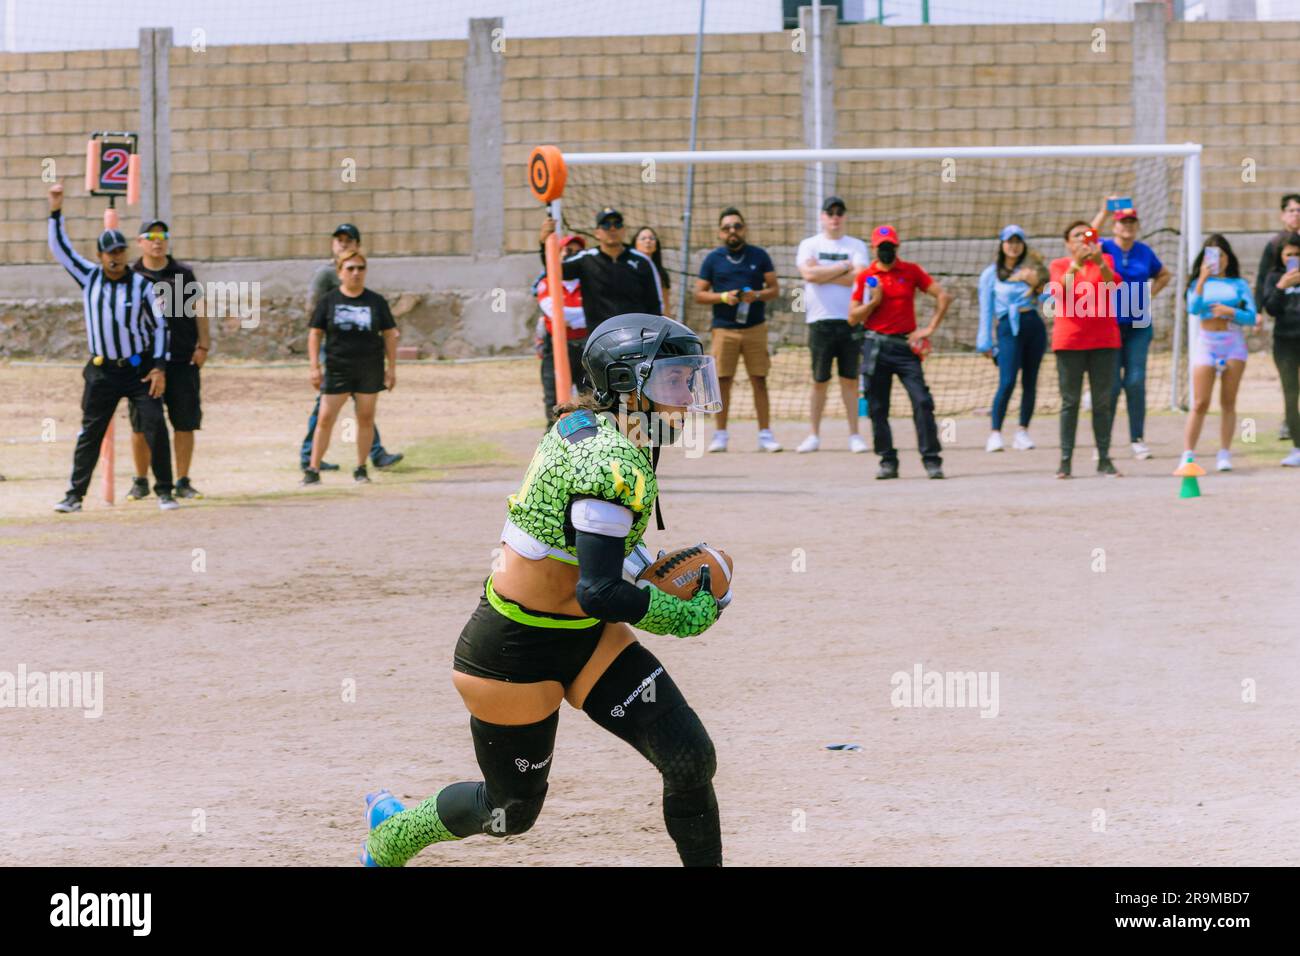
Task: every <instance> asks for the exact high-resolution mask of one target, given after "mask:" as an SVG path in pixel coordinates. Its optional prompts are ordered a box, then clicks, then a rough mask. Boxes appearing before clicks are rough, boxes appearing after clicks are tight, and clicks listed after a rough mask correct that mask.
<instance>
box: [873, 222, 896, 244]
mask: <svg viewBox="0 0 1300 956" xmlns="http://www.w3.org/2000/svg"><path fill="white" fill-rule="evenodd" d="M882 242H892V243H893V244H894V245H898V244H899V243H898V232H897V230H895V229H894V227H893V226H877V227H876V228H875V229H873V230H872V231H871V248H872V249H874V248H876V246H878V245H880V244H881V243H882Z"/></svg>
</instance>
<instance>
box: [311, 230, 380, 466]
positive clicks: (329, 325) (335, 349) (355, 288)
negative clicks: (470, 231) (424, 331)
mask: <svg viewBox="0 0 1300 956" xmlns="http://www.w3.org/2000/svg"><path fill="white" fill-rule="evenodd" d="M336 268H337V269H338V274H339V285H340V288H338V289H335V290H334V291H333V292H330V293H328V294H327V295H324V296H322V297H321V299H320V301H319V302H317V303H316V311H315V312H313V313H312V317H311V332H309V333H308V337H307V354H308V355H309V356H311V383H312V386H313V387H314V388H318V389H320V392H321V413H320V419H319V420H318V421H317V422H316V437H315V438H314V439H313V441H312V446H311V464H310V465H309V466H308V467H307V468H305V469H303V478H302V483H303V484H304V485H318V484H320V463H321V459H323V458H324V457H325V452H326V451H327V450H328V449H329V444H330V436H331V435H332V434H333V432H334V422H335V420H336V419H337V418H338V417H339V411H340V410H341V409H342V408H343V404H344V402H346V401H347V400H348V396H349V395H351V396H352V397H353V398H354V399H355V400H356V407H357V467H356V470H355V471H354V472H352V480H353V481H355V482H357V483H358V484H363V483H367V482H369V481H370V477H369V476H368V475H367V474H366V456H367V455H368V454H370V445H371V442H372V441H373V440H374V430H375V405H376V404H377V403H378V401H379V393H380V392H381V391H383V390H384V389H390V390H391V389H392V388H393V386H394V385H396V384H397V323H395V322H394V321H393V313H392V312H391V311H390V310H389V308H388V302H387V300H386V299H384V297H383V296H382V295H380V294H379V293H377V292H371V291H370V290H369V289H367V288H366V257H365V255H364V254H362V252H361V250H360V249H354V250H353V251H351V252H346V253H344V254H343V255H341V256H339V259H338V262H337V264H336ZM322 336H323V337H324V339H325V369H324V371H323V372H322V370H321V366H320V353H321V348H320V342H321V337H322ZM385 359H387V362H388V365H387V370H385V366H384V361H385Z"/></svg>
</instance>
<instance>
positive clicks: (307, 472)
mask: <svg viewBox="0 0 1300 956" xmlns="http://www.w3.org/2000/svg"><path fill="white" fill-rule="evenodd" d="M302 483H303V484H304V485H319V484H320V472H319V471H317V470H316V469H315V468H304V469H303V470H302Z"/></svg>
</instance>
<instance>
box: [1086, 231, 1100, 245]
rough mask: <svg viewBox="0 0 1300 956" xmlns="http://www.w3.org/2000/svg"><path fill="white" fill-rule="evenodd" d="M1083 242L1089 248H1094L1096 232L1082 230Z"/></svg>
mask: <svg viewBox="0 0 1300 956" xmlns="http://www.w3.org/2000/svg"><path fill="white" fill-rule="evenodd" d="M1083 241H1084V242H1086V243H1087V244H1088V245H1090V246H1095V245H1096V244H1097V232H1096V230H1093V229H1085V230H1084V233H1083Z"/></svg>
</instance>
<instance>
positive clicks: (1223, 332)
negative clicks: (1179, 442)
mask: <svg viewBox="0 0 1300 956" xmlns="http://www.w3.org/2000/svg"><path fill="white" fill-rule="evenodd" d="M1187 314H1188V315H1189V316H1191V317H1192V318H1194V319H1196V320H1197V326H1198V328H1197V335H1196V337H1195V339H1194V340H1193V341H1192V343H1191V345H1192V398H1193V401H1192V410H1191V413H1190V414H1189V415H1188V416H1187V430H1186V433H1185V435H1184V438H1185V445H1186V449H1185V450H1184V452H1183V460H1184V461H1186V460H1189V459H1190V457H1191V456H1192V454H1193V453H1194V452H1195V451H1196V441H1197V439H1198V438H1200V437H1201V427H1202V426H1203V425H1204V424H1205V415H1206V413H1207V412H1208V411H1209V410H1210V396H1211V394H1212V393H1213V391H1214V379H1215V377H1216V376H1219V375H1222V384H1221V385H1220V386H1219V407H1220V410H1221V412H1222V414H1221V417H1220V421H1219V444H1220V447H1219V454H1218V455H1217V456H1216V459H1215V468H1217V469H1218V470H1219V471H1232V451H1231V449H1232V433H1233V431H1235V430H1236V427H1237V389H1238V388H1239V387H1240V386H1241V378H1242V376H1243V375H1245V373H1246V357H1247V355H1248V354H1249V353H1248V350H1247V348H1246V335H1245V332H1244V331H1243V329H1244V327H1245V326H1253V325H1255V323H1256V314H1255V297H1254V295H1253V294H1252V293H1251V291H1250V285H1249V284H1247V282H1246V281H1245V280H1244V279H1242V278H1241V273H1240V271H1239V270H1238V268H1237V256H1236V253H1234V252H1233V251H1232V246H1231V245H1229V244H1228V240H1227V239H1225V238H1224V237H1223V236H1221V235H1219V234H1218V233H1217V232H1216V233H1215V234H1214V235H1212V236H1210V238H1208V239H1206V240H1205V245H1204V246H1202V247H1201V251H1200V252H1199V253H1198V254H1197V256H1196V261H1195V262H1194V263H1192V278H1191V279H1190V280H1189V281H1188V283H1187Z"/></svg>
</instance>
